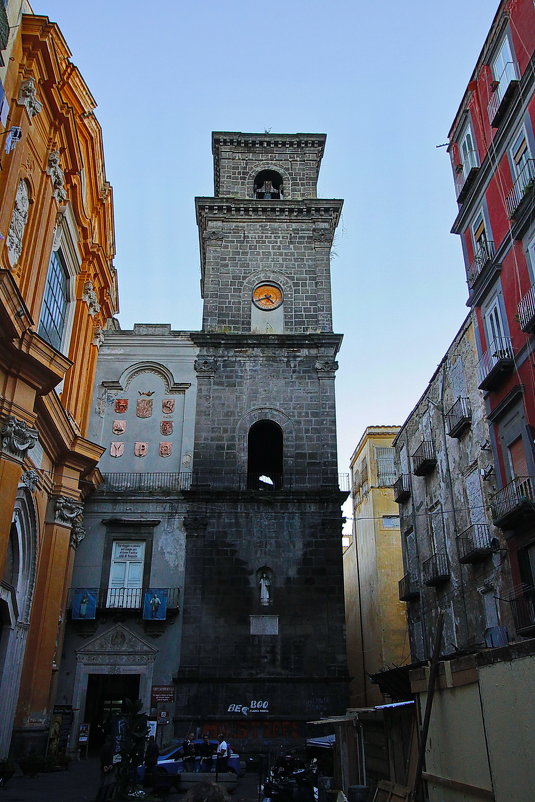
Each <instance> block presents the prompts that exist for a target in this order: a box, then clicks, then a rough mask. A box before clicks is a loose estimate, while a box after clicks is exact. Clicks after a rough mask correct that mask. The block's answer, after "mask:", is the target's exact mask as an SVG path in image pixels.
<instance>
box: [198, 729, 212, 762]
mask: <svg viewBox="0 0 535 802" xmlns="http://www.w3.org/2000/svg"><path fill="white" fill-rule="evenodd" d="M213 754H214V748H213V746H212V744H211V743H210V739H209V737H208V735H207V734H206V733H204V735H203V737H202V744H201V745H200V747H199V755H200V758H201V762H200V771H203V772H210V771H212V756H213Z"/></svg>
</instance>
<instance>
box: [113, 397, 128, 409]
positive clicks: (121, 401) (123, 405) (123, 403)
mask: <svg viewBox="0 0 535 802" xmlns="http://www.w3.org/2000/svg"><path fill="white" fill-rule="evenodd" d="M127 409H128V398H116V399H115V411H116V412H126V410H127Z"/></svg>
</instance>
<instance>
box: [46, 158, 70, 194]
mask: <svg viewBox="0 0 535 802" xmlns="http://www.w3.org/2000/svg"><path fill="white" fill-rule="evenodd" d="M47 173H48V175H49V176H50V180H51V181H52V188H53V195H54V197H55V199H56V200H57V202H58V203H63V202H64V201H66V200H67V190H66V189H65V173H64V172H63V170H62V169H61V167H60V164H59V151H58V150H53V151H51V152H50V154H49V156H48V168H47Z"/></svg>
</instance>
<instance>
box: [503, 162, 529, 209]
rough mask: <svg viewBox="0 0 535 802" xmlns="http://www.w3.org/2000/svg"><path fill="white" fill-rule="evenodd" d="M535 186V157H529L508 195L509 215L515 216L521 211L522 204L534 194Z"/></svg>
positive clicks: (506, 200) (506, 201)
mask: <svg viewBox="0 0 535 802" xmlns="http://www.w3.org/2000/svg"><path fill="white" fill-rule="evenodd" d="M534 187H535V159H527V160H526V163H525V164H524V166H523V167H522V169H521V171H520V173H519V174H518V176H517V178H516V181H515V183H514V184H513V188H512V190H511V192H510V193H509V194H508V195H507V197H506V199H505V203H506V206H507V214H508V215H509V217H515V215H516V214H517V212H519V211H520V206H521V205H523V204H524V202H526V201H527V200H528V198H529V196H530V195H531V196H533V188H534Z"/></svg>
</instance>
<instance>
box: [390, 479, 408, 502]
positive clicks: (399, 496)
mask: <svg viewBox="0 0 535 802" xmlns="http://www.w3.org/2000/svg"><path fill="white" fill-rule="evenodd" d="M410 497H411V477H410V476H409V474H408V473H402V474H401V476H400V477H399V478H398V479H396V481H395V482H394V501H397V503H398V504H402V503H403V502H404V501H407V499H409V498H410Z"/></svg>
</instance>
